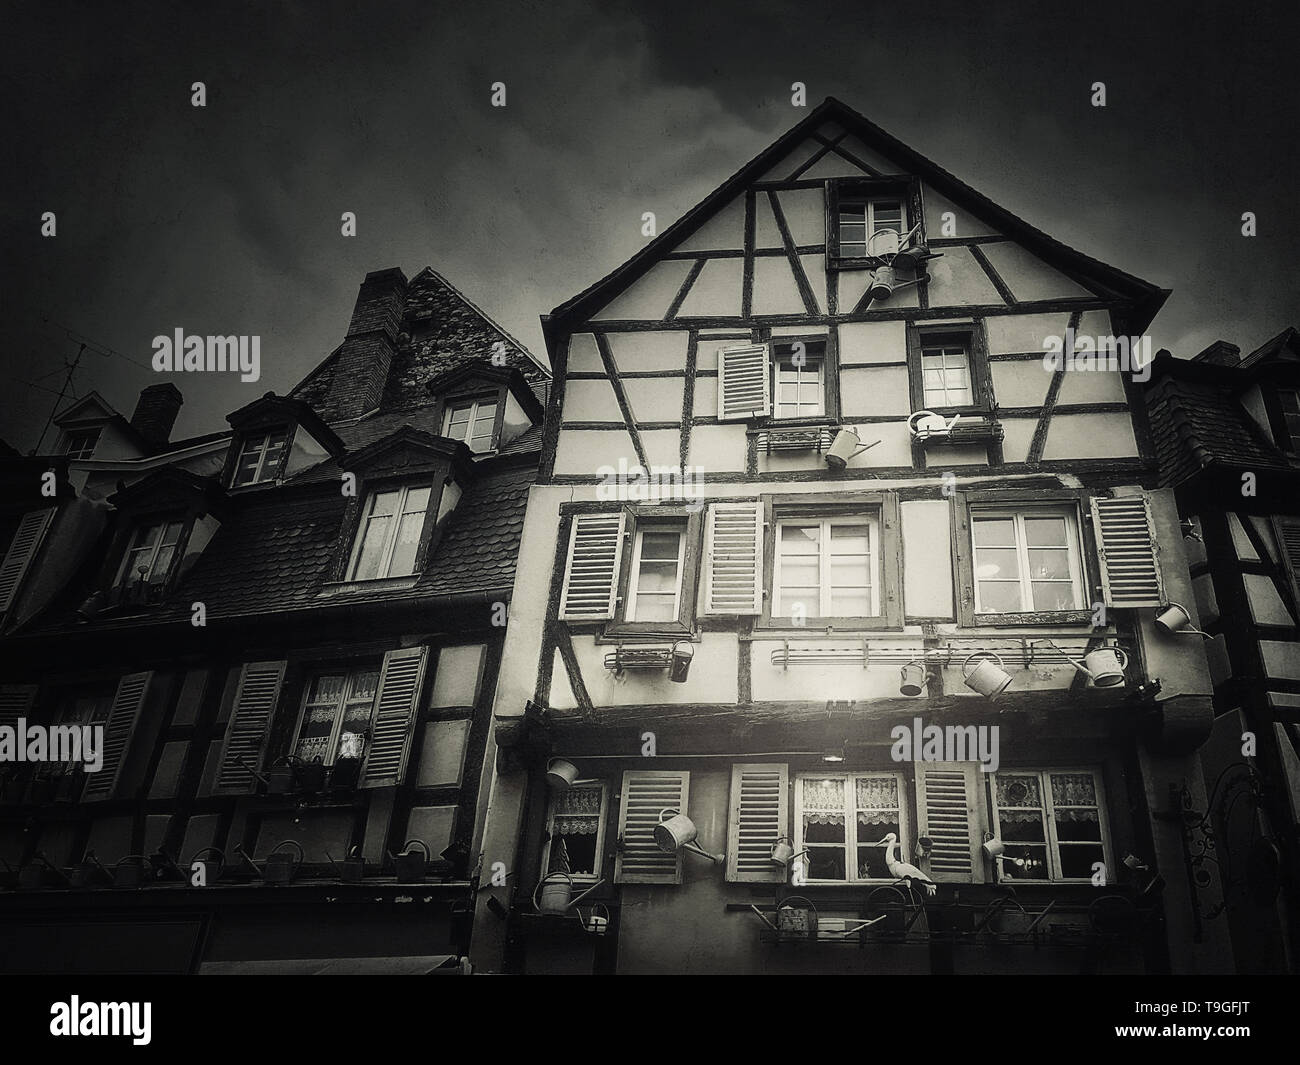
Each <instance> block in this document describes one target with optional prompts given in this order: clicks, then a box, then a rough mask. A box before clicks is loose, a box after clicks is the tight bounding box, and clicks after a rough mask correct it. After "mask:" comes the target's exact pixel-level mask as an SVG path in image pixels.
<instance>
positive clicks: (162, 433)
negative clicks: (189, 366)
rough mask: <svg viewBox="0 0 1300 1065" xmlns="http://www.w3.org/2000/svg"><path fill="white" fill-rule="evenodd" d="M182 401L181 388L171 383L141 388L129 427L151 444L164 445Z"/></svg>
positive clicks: (169, 436) (168, 438) (160, 446)
mask: <svg viewBox="0 0 1300 1065" xmlns="http://www.w3.org/2000/svg"><path fill="white" fill-rule="evenodd" d="M184 402H185V399H184V397H183V396H182V395H181V390H180V389H179V388H177V387H176V386H175V385H173V384H171V383H166V384H161V385H150V386H149V387H148V388H142V389H141V390H140V398H139V400H138V401H137V402H136V405H135V413H134V414H132V415H131V428H132V429H134V430H135V431H136V432H137V433H139V434H140V435H141V436H142V437H144V438H145V440H146V441H148V443H149V444H150V445H151V446H153V447H157V448H162V447H166V446H167V441H168V440H170V439H171V435H172V426H173V425H175V424H176V415H178V414H179V413H180V411H181V404H182V403H184Z"/></svg>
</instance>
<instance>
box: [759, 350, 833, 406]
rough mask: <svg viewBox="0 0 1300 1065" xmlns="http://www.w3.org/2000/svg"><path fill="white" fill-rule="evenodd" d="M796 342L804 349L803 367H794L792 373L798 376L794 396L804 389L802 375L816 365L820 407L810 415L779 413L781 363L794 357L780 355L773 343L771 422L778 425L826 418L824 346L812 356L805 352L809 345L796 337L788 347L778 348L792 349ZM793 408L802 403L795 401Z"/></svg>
mask: <svg viewBox="0 0 1300 1065" xmlns="http://www.w3.org/2000/svg"><path fill="white" fill-rule="evenodd" d="M796 342H801V343H803V345H804V348H805V351H804V365H803V366H798V365H796V366H795V367H794V371H795V373H796V375H798V379H797V380H796V382H795V384H794V388H795V391H796V395H797V394H798V392H799V391H800V390H801V389H802V388H803V387H804V384H805V382H804V380H803V375H804V374H805V373H807V372H808V370H809V367H810V366H811V365H812V364H813V363H816V365H817V378H816V384H817V389H818V399H819V403H818V406H820V407H821V409H820V410H818V411H815V412H813V413H810V414H804V413H798V412H797V413H795V414H781V413H779V411H780V408H781V388H782V385H783V382H782V381H781V363H782V362H788V361H790V360H791V359H793V357H794V356H793V353H790V354H787V355H782V354H781V353H780V351H778V344H776V343H773V345H772V366H771V372H772V421H773V422H779V423H781V424H786V423H798V422H806V421H809V420H821V419H824V418H825V417H826V410H827V405H826V379H827V377H828V370H829V366H828V365H827V357H826V351H825V346H824V344H823V347H822V350H821V351H819V352H817V353H816V354H815V355H814V354H812V353H810V352H809V351H808V350H807V348H808V347H809V346H810V345H809V342H808V341H806V340H801V338H797V337H796V338H795V340H794V341H791V343H790V344H788V345H780V346H781V347H786V348H792V347H793V346H794V344H795V343H796ZM795 406H796V407H799V406H802V403H801V402H799V401H796V403H795Z"/></svg>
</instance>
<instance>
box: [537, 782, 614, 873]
mask: <svg viewBox="0 0 1300 1065" xmlns="http://www.w3.org/2000/svg"><path fill="white" fill-rule="evenodd" d="M573 788H582V789H586V790H588V791H595V790H596V789H597V788H599V789H600V814H599V821H598V823H597V825H596V860H595V862H594V863H593V864H594V866H595V868H594V869H593V870H592V871H591V872H590V873H571V874H570V875H571V876H572V877H573V882H574V883H575V884H584V885H586V884H594V883H596V882H597V881H598V880H600V879H601V875H602V870H603V869H604V868H605V840H606V838H607V837H608V835H609V812H610V808H609V783H608V781H604V780H601V781H597V782H595V783H592V784H574V785H573ZM560 794H562V793H560V792H556V793H553V794H552V795H551V796H550V797H549V798H548V800H547V803H546V839H545V841H543V843H542V861H541V871H540V875H541V876H542V877H545V876H546V875H547V870H548V869H550V867H551V844H552V843H553V842H554V836H555V817H556V810H555V806H556V801H557V800H558V799H559V797H560Z"/></svg>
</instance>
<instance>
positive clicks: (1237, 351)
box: [1192, 340, 1241, 366]
mask: <svg viewBox="0 0 1300 1065" xmlns="http://www.w3.org/2000/svg"><path fill="white" fill-rule="evenodd" d="M1192 362H1208V363H1209V364H1210V365H1211V366H1236V365H1237V363H1239V362H1241V348H1239V347H1238V346H1237V345H1236V344H1229V343H1228V342H1227V341H1226V340H1216V341H1215V342H1214V343H1213V344H1211V345H1210V346H1209V347H1208V348H1206V349H1205V350H1204V351H1203V352H1201V353H1200V354H1199V355H1195V356H1193V357H1192Z"/></svg>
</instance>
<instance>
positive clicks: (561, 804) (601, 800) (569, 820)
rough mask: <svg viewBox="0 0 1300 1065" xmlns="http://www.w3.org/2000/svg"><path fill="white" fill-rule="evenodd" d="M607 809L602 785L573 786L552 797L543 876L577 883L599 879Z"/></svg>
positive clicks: (607, 805) (606, 798)
mask: <svg viewBox="0 0 1300 1065" xmlns="http://www.w3.org/2000/svg"><path fill="white" fill-rule="evenodd" d="M608 807H609V789H608V788H607V787H606V786H605V785H604V784H576V785H574V786H573V787H571V788H566V789H565V790H564V791H561V792H556V793H554V794H553V795H552V796H551V802H550V807H549V809H548V811H547V815H546V847H545V849H544V850H543V852H542V871H543V873H568V874H569V875H570V876H572V877H573V879H574V880H578V881H592V880H596V879H598V878H599V877H600V875H601V857H602V855H603V854H604V852H605V820H606V814H607V812H608Z"/></svg>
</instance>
